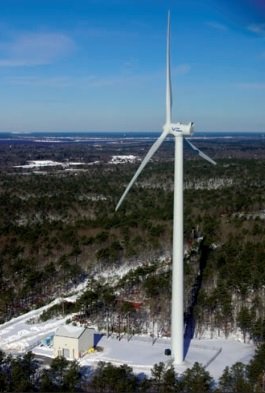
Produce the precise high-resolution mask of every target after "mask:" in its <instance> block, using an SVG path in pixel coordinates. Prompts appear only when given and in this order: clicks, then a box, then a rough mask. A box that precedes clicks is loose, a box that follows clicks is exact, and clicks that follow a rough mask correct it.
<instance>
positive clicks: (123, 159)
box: [109, 154, 139, 164]
mask: <svg viewBox="0 0 265 393" xmlns="http://www.w3.org/2000/svg"><path fill="white" fill-rule="evenodd" d="M138 160H139V158H138V157H136V156H134V155H132V154H131V155H127V156H112V158H111V160H110V161H109V164H124V163H127V162H135V161H138Z"/></svg>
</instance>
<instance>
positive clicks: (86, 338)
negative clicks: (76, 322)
mask: <svg viewBox="0 0 265 393" xmlns="http://www.w3.org/2000/svg"><path fill="white" fill-rule="evenodd" d="M94 334H95V331H94V329H91V328H85V327H81V326H73V325H63V326H60V327H59V328H58V329H57V330H56V333H55V336H54V340H53V354H54V356H63V357H65V358H66V359H68V360H74V359H79V358H80V357H82V356H83V355H84V354H85V353H87V351H88V350H89V349H90V348H93V347H94Z"/></svg>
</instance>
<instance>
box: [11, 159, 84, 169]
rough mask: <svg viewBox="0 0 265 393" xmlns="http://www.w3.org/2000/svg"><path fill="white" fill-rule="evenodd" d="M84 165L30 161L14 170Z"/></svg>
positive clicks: (78, 163)
mask: <svg viewBox="0 0 265 393" xmlns="http://www.w3.org/2000/svg"><path fill="white" fill-rule="evenodd" d="M78 165H84V163H83V162H57V161H52V160H34V161H28V164H25V165H16V166H14V168H24V169H32V168H40V167H42V168H43V167H47V166H62V167H64V168H66V167H69V166H78Z"/></svg>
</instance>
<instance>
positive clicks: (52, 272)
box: [0, 138, 265, 391]
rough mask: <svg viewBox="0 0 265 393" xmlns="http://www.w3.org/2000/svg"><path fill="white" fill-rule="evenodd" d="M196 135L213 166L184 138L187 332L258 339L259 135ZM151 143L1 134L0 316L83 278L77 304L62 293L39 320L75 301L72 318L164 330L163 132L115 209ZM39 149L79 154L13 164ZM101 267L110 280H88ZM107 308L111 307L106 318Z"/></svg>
mask: <svg viewBox="0 0 265 393" xmlns="http://www.w3.org/2000/svg"><path fill="white" fill-rule="evenodd" d="M197 145H198V147H199V148H201V149H202V150H204V151H205V153H207V154H208V155H210V156H211V157H212V158H214V159H215V160H216V161H217V164H218V165H217V166H211V165H209V164H208V163H207V162H205V161H203V160H201V159H200V158H198V157H196V156H195V157H194V156H193V155H192V154H191V153H190V151H188V150H186V149H185V164H184V172H185V173H184V188H185V191H184V201H185V202H184V203H185V205H184V238H185V244H184V246H185V256H184V267H185V322H186V328H187V329H186V334H192V335H196V336H198V337H200V336H203V334H204V333H205V332H206V331H208V332H209V331H210V332H211V334H212V335H213V336H214V335H223V334H224V335H225V336H226V337H228V336H229V334H232V333H233V332H235V331H240V332H241V334H242V337H243V338H244V340H250V339H251V340H253V341H254V342H255V343H257V344H258V345H262V343H263V342H264V338H265V296H264V291H265V265H264V260H265V226H264V220H265V174H264V163H265V141H264V138H263V139H262V138H260V139H258V140H247V141H246V140H239V141H238V140H236V141H235V140H234V139H231V140H218V141H216V140H212V141H211V140H201V141H198V143H197ZM148 148H149V142H146V141H136V142H135V143H131V142H130V141H123V142H122V144H119V143H116V144H106V143H105V144H104V143H102V144H100V143H97V144H88V143H87V144H86V143H82V144H77V143H72V144H71V143H65V144H60V143H58V144H52V143H45V144H44V143H43V144H42V143H36V144H29V143H26V142H24V143H20V144H16V145H13V146H12V148H11V147H10V146H9V145H8V144H0V153H1V155H0V156H1V161H0V293H1V296H0V321H1V322H2V323H3V322H5V321H7V320H9V319H10V318H12V317H13V316H17V315H19V314H21V313H24V312H26V311H28V310H30V309H32V308H36V307H39V306H41V305H44V304H47V302H48V301H50V300H52V299H54V298H55V297H58V296H63V294H64V293H67V291H68V290H70V288H71V287H72V286H73V285H74V284H76V283H79V282H82V281H84V280H85V279H86V280H87V282H88V284H87V289H86V291H84V293H83V294H82V295H81V296H80V297H79V299H78V300H77V301H76V303H71V304H68V303H67V302H66V301H63V300H62V303H61V304H60V305H59V306H55V307H54V308H51V309H49V310H48V311H47V312H46V314H45V313H44V314H43V315H42V318H43V320H45V319H48V318H49V317H51V316H53V315H59V314H61V313H64V314H69V315H70V314H71V313H72V312H75V313H78V315H77V316H76V317H75V318H76V319H77V320H79V321H86V322H87V323H88V322H89V321H90V322H91V321H94V322H95V321H96V322H97V324H98V326H99V327H101V328H102V329H105V330H106V331H107V330H109V329H112V331H118V332H119V334H120V333H121V332H127V333H136V332H139V333H144V332H146V331H147V330H148V326H149V325H150V324H151V322H154V321H155V322H156V323H157V324H158V327H159V332H160V333H161V334H164V335H170V299H171V248H172V212H173V142H172V141H171V140H169V141H168V142H166V143H165V144H164V145H163V146H162V148H161V150H160V151H159V152H158V153H157V154H156V156H155V157H154V159H153V160H152V162H151V163H150V164H148V166H147V167H146V169H145V171H144V172H143V173H142V174H141V176H140V178H139V180H138V181H137V184H136V185H135V186H134V187H133V188H132V190H131V192H130V194H129V195H128V197H127V199H126V201H125V202H124V204H123V205H122V207H121V209H120V210H119V211H118V212H115V206H116V203H117V202H118V200H119V198H120V196H121V194H122V192H123V191H124V189H125V187H126V185H127V183H128V182H129V180H130V179H131V177H132V175H133V174H134V172H135V170H136V168H137V166H138V165H139V162H138V160H139V159H140V158H141V157H143V156H144V154H145V152H146V151H147V149H148ZM129 153H130V154H134V155H135V156H136V157H137V159H138V160H136V162H131V163H130V162H124V163H121V164H116V165H115V164H112V163H111V162H110V158H111V157H112V156H113V155H115V154H119V155H122V154H124V155H126V154H129ZM44 159H46V160H48V159H52V160H54V161H62V162H66V163H67V162H70V161H79V162H81V164H82V165H79V166H78V167H77V166H73V167H70V169H69V168H68V170H67V169H65V168H62V167H60V166H58V165H57V166H53V167H44V168H43V167H42V168H33V169H30V168H29V169H28V168H23V167H18V166H23V165H25V164H26V163H27V162H28V161H29V160H44ZM95 161H96V163H95V164H93V163H94V162H95ZM124 265H126V266H127V267H128V266H129V267H130V268H129V269H127V273H126V274H124V275H122V276H117V277H115V279H114V278H113V277H114V272H115V271H116V270H117V269H119V268H120V267H122V266H124ZM102 272H109V279H105V280H103V279H101V280H100V281H99V280H96V279H95V277H96V276H97V275H98V274H100V273H102ZM154 299H155V300H154ZM165 305H167V306H165ZM106 315H108V316H110V315H111V321H110V322H108V324H107V325H106V322H104V321H105V320H106V318H105V317H106ZM128 316H129V318H128ZM107 319H108V321H109V319H110V318H107ZM128 319H129V321H130V323H128ZM121 321H122V322H121ZM188 327H189V329H188ZM230 372H232V371H231V370H230ZM161 391H162V390H161Z"/></svg>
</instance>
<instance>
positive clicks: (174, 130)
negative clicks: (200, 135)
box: [163, 122, 193, 136]
mask: <svg viewBox="0 0 265 393" xmlns="http://www.w3.org/2000/svg"><path fill="white" fill-rule="evenodd" d="M163 129H164V131H166V132H167V133H168V134H172V135H174V136H180V135H184V136H188V135H192V133H193V123H188V124H183V123H180V122H178V123H169V124H167V123H166V124H165V125H164V127H163Z"/></svg>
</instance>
